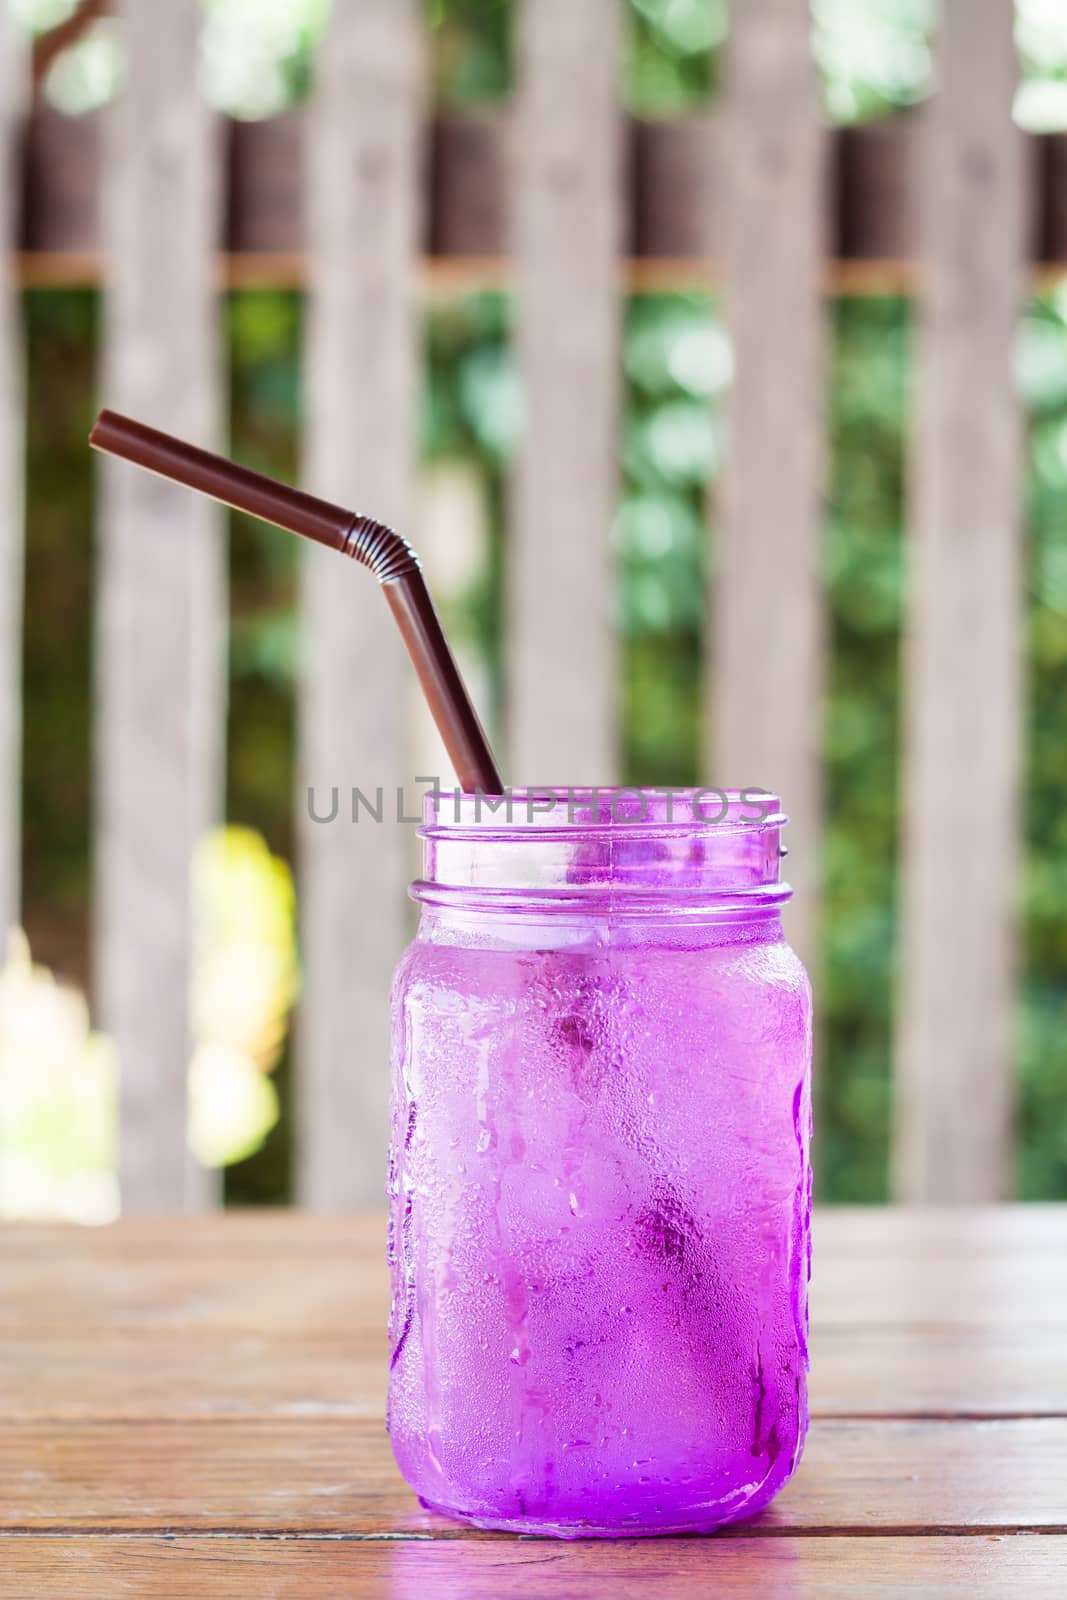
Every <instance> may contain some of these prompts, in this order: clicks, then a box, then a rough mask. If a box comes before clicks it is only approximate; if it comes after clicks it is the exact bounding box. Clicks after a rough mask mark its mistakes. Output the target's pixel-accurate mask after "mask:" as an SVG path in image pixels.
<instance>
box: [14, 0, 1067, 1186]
mask: <svg viewBox="0 0 1067 1600" xmlns="http://www.w3.org/2000/svg"><path fill="white" fill-rule="evenodd" d="M115 9H116V10H117V11H118V12H119V14H120V23H121V27H122V29H123V31H124V35H125V50H126V57H127V66H126V80H127V85H128V86H127V88H126V90H125V93H124V94H123V95H122V97H121V99H120V100H119V102H118V103H117V104H116V105H115V106H114V107H113V108H110V109H109V110H108V111H107V112H106V113H102V114H100V115H98V116H92V117H87V118H81V119H78V120H76V121H73V120H68V119H65V118H63V117H61V116H59V115H58V114H56V113H54V112H52V111H50V110H48V109H47V108H45V107H43V106H42V105H40V104H34V105H31V101H30V97H29V95H28V93H27V92H25V89H24V84H25V80H26V75H27V66H26V62H25V60H24V58H23V55H22V54H21V53H20V48H19V44H18V41H17V40H16V39H15V37H14V31H13V29H12V26H11V24H10V22H9V21H8V20H7V12H6V7H0V90H2V93H3V102H2V106H0V161H2V164H3V167H4V172H5V176H6V179H7V181H6V182H5V184H4V190H3V200H4V203H3V209H2V211H0V230H2V232H0V255H2V257H3V259H4V261H5V262H7V263H8V270H7V276H6V279H5V281H4V284H3V292H2V296H0V583H2V589H0V755H2V757H3V766H2V772H3V778H2V784H0V917H2V919H3V920H4V921H7V920H8V919H10V918H15V917H17V908H18V896H17V887H16V870H15V863H16V860H17V839H18V779H17V761H16V760H15V754H16V750H17V744H18V726H19V705H20V691H19V678H18V660H19V649H18V622H19V614H18V605H17V603H16V600H15V597H16V595H17V594H18V587H19V585H18V576H19V565H20V539H21V536H20V535H19V533H18V530H19V528H20V526H21V513H20V503H21V491H22V474H23V464H22V454H21V447H20V422H19V418H20V402H19V395H18V392H17V384H16V382H15V378H14V374H15V373H17V370H18V358H17V345H18V332H17V318H16V313H15V294H16V290H17V287H18V285H19V283H20V282H21V283H23V284H26V283H33V284H49V283H53V284H60V283H81V282H86V281H93V282H95V281H99V282H100V283H102V284H103V285H105V286H106V306H107V311H106V331H105V346H106V348H105V356H104V361H103V373H102V393H103V396H104V397H106V400H107V402H108V403H110V404H113V405H115V406H117V407H119V408H125V409H129V410H131V411H134V412H137V413H139V414H141V415H143V416H144V417H145V418H146V419H148V420H150V421H152V422H155V423H157V424H159V425H161V426H163V427H167V428H173V429H175V430H177V431H179V432H181V433H183V434H188V435H191V436H192V437H194V438H196V439H198V440H201V441H203V442H206V443H209V444H211V443H216V444H217V443H218V442H219V441H220V414H221V411H222V406H221V403H220V394H221V385H222V374H221V372H220V368H219V349H220V341H219V335H218V326H217V304H216V296H215V293H214V290H215V287H216V286H217V284H218V283H219V282H220V281H231V282H241V283H256V282H304V283H306V285H307V288H308V292H309V297H310V312H309V326H308V334H307V341H306V396H307V405H306V419H305V462H306V477H307V482H308V483H309V485H311V486H313V487H315V488H316V489H318V490H319V491H321V492H323V493H325V494H327V495H330V496H333V497H336V498H338V499H340V500H342V501H345V502H351V503H355V504H358V505H361V506H364V507H366V508H368V509H373V510H374V511H375V512H376V513H378V514H380V515H383V516H385V517H387V518H389V519H390V520H392V521H394V522H395V523H397V524H398V525H400V526H402V527H403V526H407V525H409V519H410V515H411V509H412V503H413V480H414V472H415V463H414V450H413V440H414V434H415V418H414V412H415V402H416V378H417V361H418V336H417V319H418V300H419V293H420V282H421V279H422V276H423V275H424V273H425V272H426V271H427V270H428V271H429V272H430V273H431V274H432V275H434V276H436V277H437V278H440V279H442V280H444V281H446V282H450V283H451V282H456V283H464V282H466V283H473V282H476V281H479V280H488V281H494V282H496V281H507V282H509V283H511V284H513V285H514V288H515V290H516V294H517V315H518V323H517V327H518V332H517V351H518V360H519V366H520V371H521V377H522V382H523V386H524V390H525V404H526V419H527V420H526V429H525V438H524V443H523V447H522V451H521V460H520V462H519V465H518V469H517V473H516V482H515V492H514V496H513V503H512V517H511V527H510V542H509V552H508V567H509V576H510V582H509V596H508V610H509V625H508V652H509V685H510V700H509V741H508V742H509V746H510V752H511V761H510V765H509V771H508V776H509V778H510V779H511V781H513V782H516V783H517V782H522V781H544V780H546V779H551V780H555V781H564V782H566V781H572V782H578V781H587V782H589V781H610V779H611V778H612V776H613V774H614V771H615V729H616V721H617V718H616V705H617V699H618V673H617V670H616V643H615V640H614V638H613V634H612V630H611V626H610V623H609V617H608V614H607V609H606V602H607V596H608V593H609V587H610V586H609V581H608V580H609V574H610V568H611V561H612V556H611V550H610V545H609V526H610V522H611V516H612V510H613V507H614V504H615V499H616V494H617V482H616V464H615V463H616V444H615V440H616V421H617V411H618V391H619V366H620V361H619V326H620V323H619V304H620V291H621V290H622V288H623V287H624V286H626V285H627V284H629V285H633V284H637V285H642V284H644V285H661V284H673V283H679V282H683V281H684V282H690V283H691V282H694V281H708V282H710V281H712V278H713V276H714V279H715V281H716V282H717V283H718V284H719V285H720V286H721V289H722V292H723V295H724V304H725V313H726V317H727V321H728V326H729V329H730V333H731V336H732V340H733V346H734V355H735V371H736V376H735V379H734V381H733V384H732V389H731V393H730V397H729V402H728V421H729V440H730V443H729V454H728V461H727V464H726V470H725V482H724V485H723V490H722V493H721V497H720V501H719V505H718V508H717V513H716V526H717V534H716V562H715V578H714V583H713V592H712V593H711V594H710V595H709V606H710V608H711V614H712V617H713V626H712V628H711V630H710V632H711V637H712V640H713V649H712V651H711V659H710V662H709V671H708V693H707V704H708V707H709V717H708V726H709V750H708V757H707V761H706V770H707V771H708V772H709V773H712V772H714V773H715V774H718V775H719V777H720V778H726V779H728V780H731V779H732V780H734V781H737V782H742V781H743V782H761V783H764V784H765V785H767V786H773V787H775V788H776V789H778V790H779V791H780V792H781V793H782V794H783V795H784V796H785V799H786V805H787V809H788V810H789V811H790V813H791V815H792V817H793V819H794V825H793V829H792V837H791V845H792V855H791V872H792V876H793V879H794V881H795V883H796V886H797V890H798V895H797V903H796V907H795V910H794V915H793V933H794V937H795V940H796V942H797V943H798V944H799V945H800V947H801V949H802V950H803V951H804V952H805V953H806V954H808V955H809V956H810V955H811V954H812V952H813V951H814V948H815V930H816V926H817V916H818V906H817V895H816V885H817V881H818V861H819V818H820V810H821V801H820V748H821V742H822V731H821V725H822V716H823V696H822V683H823V677H824V662H825V644H824V627H823V599H822V593H821V589H820V578H819V549H820V541H821V533H822V521H823V515H822V506H821V496H822V486H823V480H824V428H823V420H822V419H823V411H824V404H823V387H824V377H825V356H824V352H825V328H824V304H823V300H824V291H825V289H826V287H827V284H828V283H829V284H834V285H836V286H837V287H839V288H841V287H843V288H846V289H847V288H850V287H851V288H863V287H864V286H866V285H875V286H887V287H898V286H901V285H906V286H909V287H911V286H913V287H914V289H915V291H916V293H917V296H918V298H919V301H920V305H921V320H920V332H919V339H918V395H917V407H916V410H917V423H916V427H915V433H914V439H913V448H912V471H911V475H910V476H911V485H912V489H911V517H910V545H909V568H910V575H911V585H910V598H909V606H908V627H907V674H906V736H905V738H906V751H905V760H904V770H905V774H906V777H905V794H904V806H903V812H904V817H905V828H904V841H903V844H904V874H903V887H902V900H903V926H904V936H903V940H902V943H901V948H900V962H899V967H900V983H899V994H898V1001H897V1025H896V1030H895V1032H896V1041H897V1042H896V1050H895V1071H896V1090H897V1092H896V1100H895V1103H896V1137H895V1178H896V1192H897V1194H898V1196H899V1197H901V1198H904V1199H908V1200H931V1201H949V1202H958V1201H973V1200H982V1199H992V1198H994V1197H996V1196H999V1195H1001V1194H1004V1193H1006V1192H1008V1190H1009V1185H1010V1169H1011V1159H1012V1099H1013V1093H1012V1081H1013V1064H1012V1063H1013V1049H1012V1040H1011V1032H1012V1016H1013V1007H1014V1001H1015V991H1014V922H1013V909H1012V908H1013V899H1014V893H1015V881H1016V861H1017V853H1018V838H1019V827H1020V822H1019V802H1018V787H1019V744H1020V727H1021V691H1020V653H1021V642H1020V614H1021V602H1022V579H1021V570H1020V569H1021V563H1020V528H1019V507H1020V503H1021V498H1022V493H1021V490H1022V484H1021V470H1022V469H1021V452H1020V418H1019V408H1018V402H1017V400H1016V398H1015V392H1014V388H1013V381H1012V344H1013V337H1014V330H1015V323H1016V318H1017V315H1018V311H1019V307H1020V303H1021V299H1022V296H1023V294H1024V292H1025V271H1026V268H1027V266H1028V264H1030V263H1034V262H1045V263H1048V264H1049V265H1056V264H1061V263H1064V262H1065V261H1067V140H1065V139H1063V138H1061V137H1047V138H1026V137H1024V136H1022V135H1021V134H1020V133H1019V132H1018V131H1017V130H1016V129H1015V127H1014V125H1013V123H1012V119H1011V105H1012V96H1013V89H1014V84H1015V79H1016V72H1017V67H1016V62H1015V56H1014V48H1013V41H1012V22H1013V8H1012V5H1011V3H1010V0H943V5H942V19H941V26H940V30H939V38H938V46H937V54H938V83H939V89H938V92H937V94H936V95H935V97H934V98H933V100H932V101H931V103H930V104H929V106H928V107H926V108H924V109H923V111H922V112H921V113H917V114H909V115H908V116H906V117H899V118H896V119H894V120H892V121H890V122H887V123H884V124H881V125H877V126H872V127H870V128H864V129H859V130H848V131H845V132H838V133H834V134H831V133H830V132H828V131H827V130H826V129H825V128H824V126H823V120H822V117H821V114H820V104H819V89H818V83H817V79H816V74H815V70H814V67H813V64H812V61H811V56H810V47H809V27H810V24H809V17H808V11H807V5H806V3H805V0H743V3H738V4H735V7H734V22H733V26H732V32H731V37H730V40H729V43H728V48H727V63H726V75H725V89H724V94H723V96H722V99H721V101H720V103H719V104H718V106H717V107H716V108H715V109H714V110H713V111H712V112H711V113H709V114H707V115H700V116H691V117H686V118H683V119H678V120H676V121H673V122H665V123H661V124H640V123H636V122H634V121H632V120H629V119H627V118H626V117H625V116H624V115H623V113H622V111H621V109H620V105H619V100H618V91H617V83H618V77H619V73H618V55H619V48H620V37H619V36H620V10H621V7H620V6H619V4H618V3H617V0H581V3H575V0H523V3H522V4H521V17H520V27H519V32H518V48H517V78H518V87H517V91H516V94H515V99H514V104H513V105H512V106H509V107H507V108H504V109H503V110H499V111H498V110H493V111H486V112H478V113H468V114H460V113H447V114H444V115H436V116H435V115H433V114H432V112H431V110H430V108H429V107H428V106H427V103H426V96H425V89H424V84H425V78H426V73H425V53H426V48H427V41H426V37H425V35H424V32H423V29H422V26H421V22H420V11H419V7H418V6H417V4H416V0H334V5H333V13H332V20H331V23H330V29H329V35H328V38H327V40H326V42H325V44H324V46H323V47H322V50H321V53H320V60H319V63H318V71H317V77H316V86H315V90H314V94H313V98H312V101H311V103H310V104H309V105H308V106H307V107H306V108H305V109H302V110H301V111H299V112H294V113H291V114H287V115H285V116H281V117H279V118H277V119H275V120H274V121H271V122H266V123H262V124H227V123H225V122H224V121H222V120H221V119H218V118H215V117H214V116H212V115H211V114H210V113H209V112H208V111H206V110H205V109H204V108H203V106H202V105H201V104H200V102H199V101H198V100H197V98H196V95H195V93H194V92H193V90H192V88H191V86H192V85H193V84H194V83H195V81H196V71H197V64H196V29H197V17H198V0H153V4H152V5H151V6H146V5H145V4H144V3H143V0H121V3H119V4H117V6H116V7H115ZM19 175H21V188H20V192H21V194H22V196H23V204H22V205H21V207H16V205H15V204H14V203H13V195H14V192H15V190H16V188H19V183H18V182H17V179H18V178H19ZM220 262H221V267H222V274H221V275H220V273H219V264H220ZM101 528H102V542H101V571H100V576H99V587H98V629H97V661H98V676H97V685H96V687H97V693H98V717H97V723H98V728H99V736H98V749H97V772H98V783H97V807H96V850H95V863H96V882H97V892H96V919H95V939H96V945H97V951H96V965H97V970H98V972H99V989H98V994H97V997H96V999H97V1005H98V1017H99V1021H100V1023H101V1025H102V1026H103V1027H104V1028H106V1029H107V1030H108V1031H109V1032H111V1033H112V1034H113V1035H114V1037H115V1038H116V1040H117V1042H118V1046H119V1050H120V1057H121V1062H122V1069H123V1078H122V1083H123V1088H122V1109H121V1122H122V1132H123V1139H122V1159H121V1176H122V1184H123V1197H124V1204H125V1205H126V1207H127V1208H129V1209H132V1210H136V1209H153V1208H162V1207H179V1206H182V1205H183V1204H195V1203H203V1202H204V1201H206V1200H207V1199H209V1198H210V1185H209V1184H207V1183H206V1181H205V1179H204V1177H203V1175H202V1174H198V1173H195V1172H191V1171H190V1170H189V1163H188V1159H187V1156H186V1144H185V1134H184V1126H185V1074H186V1067H187V1062H188V1058H189V1033H188V1016H187V1004H186V996H187V993H188V975H189V942H190V941H189V932H190V930H189V919H188V910H187V907H188V902H189V896H188V865H189V853H190V849H191V847H192V844H193V841H194V839H195V838H196V836H197V835H198V833H199V832H200V831H201V829H202V828H203V827H204V826H205V825H206V824H207V823H208V822H210V820H211V819H212V818H213V817H214V816H215V815H216V814H217V812H218V809H219V796H220V792H221V749H222V727H223V715H224V713H223V705H224V698H223V692H222V684H223V677H222V651H221V644H222V639H223V622H224V612H225V593H224V583H223V573H222V554H221V552H222V541H221V534H220V527H219V521H218V518H217V516H216V515H215V513H214V512H213V511H212V510H211V508H209V507H207V506H205V505H204V504H203V503H201V502H200V501H198V500H197V499H196V498H195V497H193V496H190V495H188V494H183V493H181V492H176V491H172V490H171V489H170V488H169V487H167V486H165V485H163V484H161V483H157V482H154V481H152V480H150V479H147V478H145V477H142V476H139V475H137V474H134V473H132V472H130V471H127V470H119V469H116V470H114V471H107V472H105V473H104V474H103V477H102V483H101ZM302 611H303V623H304V627H305V630H306V634H307V638H308V640H309V641H310V648H309V650H308V652H307V664H306V672H305V675H304V678H303V681H302V683H301V685H300V774H299V778H298V784H297V793H298V797H302V796H303V795H304V793H305V788H306V785H307V783H309V782H317V783H320V784H322V783H332V782H336V781H339V779H340V780H341V781H344V780H345V778H346V775H350V777H351V781H354V782H358V781H360V779H361V778H365V776H366V775H367V774H373V775H374V776H375V778H376V779H377V777H378V776H380V775H385V774H396V781H398V782H399V781H402V780H403V778H404V777H405V775H408V774H409V769H410V761H409V756H408V752H407V749H406V745H405V740H404V737H403V734H402V731H401V730H402V729H403V727H404V724H405V717H404V715H403V713H402V707H403V704H404V702H405V699H406V694H407V670H408V669H407V666H406V663H405V661H404V660H403V659H402V657H401V653H400V650H399V648H398V646H397V643H396V640H395V639H394V638H393V637H392V633H391V627H390V623H389V619H388V615H387V613H386V610H385V608H384V607H382V606H381V604H380V599H379V597H378V596H377V595H376V594H375V593H374V590H373V586H372V585H367V584H361V583H359V582H351V583H348V582H345V581H344V574H343V573H342V574H339V573H338V570H337V568H336V566H335V565H334V564H333V563H332V561H331V560H330V558H328V557H321V558H320V553H318V552H314V551H313V552H310V553H309V554H308V556H307V558H306V562H305V566H304V583H303V592H302ZM368 686H369V687H370V688H371V689H372V690H373V692H372V693H368V692H366V691H367V688H368ZM709 781H710V780H709ZM297 811H298V814H299V816H300V818H301V819H304V820H303V821H302V826H301V829H300V840H299V845H300V859H299V882H300V890H301V905H302V946H303V957H304V963H305V987H304V996H303V1004H302V1011H301V1023H300V1029H299V1059H298V1066H299V1074H298V1081H299V1086H300V1095H299V1109H300V1185H301V1194H302V1197H303V1198H304V1199H305V1200H306V1201H308V1202H310V1203H312V1204H314V1205H317V1206H323V1207H336V1206H347V1205H350V1204H356V1203H362V1202H367V1201H375V1200H377V1199H378V1198H379V1196H380V1189H381V1169H382V1155H381V1150H382V1145H383V1142H384V1137H385V1135H384V1123H385V1102H386V1092H387V1091H386V1083H387V1070H386V1051H387V1041H386V1011H387V1002H386V995H387V984H388V975H389V971H390V968H391V966H392V962H393V959H394V956H395V954H396V952H397V950H398V948H399V946H400V944H401V943H402V939H403V916H404V882H403V880H404V876H405V872H406V865H407V863H406V858H405V854H404V851H403V850H402V848H401V844H400V842H399V835H400V830H390V829H362V828H356V827H336V828H323V827H316V826H315V825H313V824H310V823H309V822H308V821H307V820H306V814H305V807H304V804H303V800H302V798H298V804H297Z"/></svg>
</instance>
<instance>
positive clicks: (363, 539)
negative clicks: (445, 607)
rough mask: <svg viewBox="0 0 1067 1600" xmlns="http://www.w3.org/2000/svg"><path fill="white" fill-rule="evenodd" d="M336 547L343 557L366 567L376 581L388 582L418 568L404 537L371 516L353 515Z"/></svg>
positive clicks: (413, 554)
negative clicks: (353, 518) (350, 523)
mask: <svg viewBox="0 0 1067 1600" xmlns="http://www.w3.org/2000/svg"><path fill="white" fill-rule="evenodd" d="M340 548H341V554H342V555H343V556H351V557H352V560H353V561H358V562H360V564H361V565H362V566H364V567H369V568H370V570H371V571H372V572H373V573H374V576H375V577H376V578H377V580H378V582H379V583H392V582H393V581H394V580H395V579H396V578H404V577H407V576H408V575H409V574H410V573H413V572H418V571H419V570H420V564H419V558H418V556H417V555H416V554H415V552H414V550H413V549H412V548H411V546H410V545H409V544H408V542H407V540H406V539H404V538H402V537H401V535H400V534H399V533H394V532H393V530H392V528H387V527H386V525H385V523H384V522H375V520H374V518H373V517H356V518H355V520H354V521H353V523H352V526H351V527H350V528H349V529H348V531H347V532H346V534H345V536H344V542H343V543H342V545H341V547H340Z"/></svg>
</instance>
